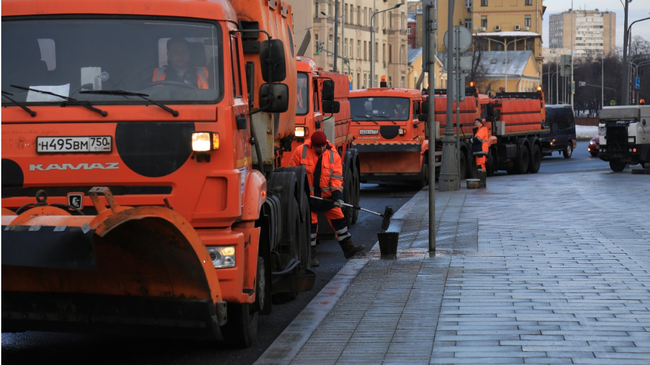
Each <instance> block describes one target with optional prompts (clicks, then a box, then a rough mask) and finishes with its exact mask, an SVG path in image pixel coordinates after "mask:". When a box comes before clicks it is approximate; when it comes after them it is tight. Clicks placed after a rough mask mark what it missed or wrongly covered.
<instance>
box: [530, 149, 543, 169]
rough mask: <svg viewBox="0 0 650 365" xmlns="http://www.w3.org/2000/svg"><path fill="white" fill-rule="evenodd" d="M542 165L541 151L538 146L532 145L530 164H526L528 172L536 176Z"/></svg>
mask: <svg viewBox="0 0 650 365" xmlns="http://www.w3.org/2000/svg"><path fill="white" fill-rule="evenodd" d="M541 165H542V151H541V150H540V148H539V145H538V144H533V146H532V148H531V151H530V163H529V164H528V172H530V173H531V174H536V173H537V172H539V168H540V166H541Z"/></svg>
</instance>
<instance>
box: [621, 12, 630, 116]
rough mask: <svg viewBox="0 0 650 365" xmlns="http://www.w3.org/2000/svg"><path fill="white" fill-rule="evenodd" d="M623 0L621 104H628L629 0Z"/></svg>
mask: <svg viewBox="0 0 650 365" xmlns="http://www.w3.org/2000/svg"><path fill="white" fill-rule="evenodd" d="M622 1H623V9H624V13H623V16H624V17H623V19H624V23H623V77H622V78H621V82H622V85H621V93H622V95H621V105H628V104H630V89H629V87H630V69H629V66H628V64H627V53H628V49H627V44H628V38H629V36H630V34H629V29H628V25H627V19H628V18H627V11H628V3H629V0H622Z"/></svg>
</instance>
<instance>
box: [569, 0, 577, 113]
mask: <svg viewBox="0 0 650 365" xmlns="http://www.w3.org/2000/svg"><path fill="white" fill-rule="evenodd" d="M574 16H575V13H574V12H573V0H571V85H570V91H569V92H570V93H571V110H572V111H573V114H574V115H575V109H574V107H573V94H574V92H575V86H574V85H575V84H574V81H573V47H574V42H575V38H576V37H575V36H574V34H573V32H574V28H575V27H576V25H575V24H574V22H573V17H574Z"/></svg>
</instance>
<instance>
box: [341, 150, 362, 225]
mask: <svg viewBox="0 0 650 365" xmlns="http://www.w3.org/2000/svg"><path fill="white" fill-rule="evenodd" d="M357 158H358V154H357V150H356V149H353V148H349V149H348V150H346V151H345V159H344V161H343V162H344V163H343V168H344V170H343V175H344V176H343V184H344V187H343V200H344V201H345V202H346V203H348V204H351V205H354V206H359V198H360V195H361V192H360V185H361V181H360V180H361V178H360V177H359V168H358V167H357ZM343 214H344V215H345V218H346V220H347V223H348V227H350V226H352V225H353V224H355V223H356V222H357V220H358V219H359V210H358V209H354V208H350V207H347V208H343Z"/></svg>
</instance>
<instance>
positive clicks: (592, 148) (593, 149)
mask: <svg viewBox="0 0 650 365" xmlns="http://www.w3.org/2000/svg"><path fill="white" fill-rule="evenodd" d="M599 146H600V138H599V137H598V136H596V137H594V138H592V139H591V141H589V146H588V147H587V151H589V153H590V154H591V156H593V157H596V156H598V147H599Z"/></svg>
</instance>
